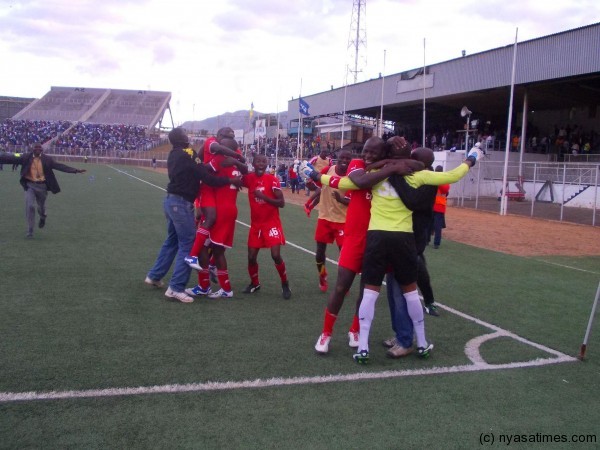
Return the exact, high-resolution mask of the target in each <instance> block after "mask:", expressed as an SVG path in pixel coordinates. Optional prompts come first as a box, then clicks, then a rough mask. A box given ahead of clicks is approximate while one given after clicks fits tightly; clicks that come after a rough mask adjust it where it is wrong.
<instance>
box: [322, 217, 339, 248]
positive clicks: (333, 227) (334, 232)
mask: <svg viewBox="0 0 600 450" xmlns="http://www.w3.org/2000/svg"><path fill="white" fill-rule="evenodd" d="M315 241H317V242H321V243H324V244H333V242H334V241H335V242H336V243H337V245H338V247H341V246H342V243H343V242H344V224H343V223H340V222H330V221H329V220H326V219H319V220H317V229H316V231H315Z"/></svg>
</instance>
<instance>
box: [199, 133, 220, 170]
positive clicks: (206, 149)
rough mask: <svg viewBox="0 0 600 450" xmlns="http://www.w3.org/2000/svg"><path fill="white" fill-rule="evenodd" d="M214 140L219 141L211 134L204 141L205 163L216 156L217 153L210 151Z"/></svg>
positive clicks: (203, 159)
mask: <svg viewBox="0 0 600 450" xmlns="http://www.w3.org/2000/svg"><path fill="white" fill-rule="evenodd" d="M213 142H217V138H216V137H214V136H211V137H209V138H208V139H207V140H206V141H204V151H203V153H202V161H203V162H204V164H208V163H209V162H210V161H211V160H212V159H213V157H214V156H215V154H214V153H211V151H210V146H211V144H212V143H213Z"/></svg>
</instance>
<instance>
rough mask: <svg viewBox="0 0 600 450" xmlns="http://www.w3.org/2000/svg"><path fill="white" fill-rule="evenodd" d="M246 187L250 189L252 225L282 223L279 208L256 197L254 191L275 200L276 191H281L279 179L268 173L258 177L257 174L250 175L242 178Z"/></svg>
mask: <svg viewBox="0 0 600 450" xmlns="http://www.w3.org/2000/svg"><path fill="white" fill-rule="evenodd" d="M242 182H243V184H244V187H247V188H248V200H249V202H250V221H251V223H252V225H255V224H256V225H258V224H263V223H268V222H272V221H277V222H280V219H279V208H278V207H277V206H274V205H271V204H270V203H267V202H265V201H264V200H261V199H258V198H256V197H255V196H254V191H257V190H258V191H261V192H262V193H263V194H265V195H266V196H267V197H269V198H273V199H274V198H275V193H274V191H275V190H281V185H280V184H279V179H278V178H277V177H276V176H275V175H270V174H268V173H265V174H263V175H262V176H260V177H259V176H257V175H256V173H254V172H253V173H249V174H248V175H244V177H243V178H242Z"/></svg>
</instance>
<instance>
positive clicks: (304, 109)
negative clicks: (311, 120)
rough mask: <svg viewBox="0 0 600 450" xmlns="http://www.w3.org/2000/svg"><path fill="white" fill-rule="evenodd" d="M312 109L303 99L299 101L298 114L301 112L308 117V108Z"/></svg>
mask: <svg viewBox="0 0 600 450" xmlns="http://www.w3.org/2000/svg"><path fill="white" fill-rule="evenodd" d="M309 107H310V105H309V104H308V103H306V102H305V101H304V100H303V99H302V97H300V98H299V99H298V112H300V113H301V114H304V115H305V116H308V115H309V113H308V108H309Z"/></svg>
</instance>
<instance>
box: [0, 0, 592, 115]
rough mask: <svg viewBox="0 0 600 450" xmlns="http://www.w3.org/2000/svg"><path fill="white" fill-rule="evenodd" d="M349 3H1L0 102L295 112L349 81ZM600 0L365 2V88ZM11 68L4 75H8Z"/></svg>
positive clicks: (526, 34) (506, 40)
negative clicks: (108, 100)
mask: <svg viewBox="0 0 600 450" xmlns="http://www.w3.org/2000/svg"><path fill="white" fill-rule="evenodd" d="M351 13H352V2H351V1H350V0H323V1H319V2H315V1H314V0H298V1H295V2H281V1H280V0H257V1H252V2H249V1H246V0H218V1H213V2H205V1H201V2H194V1H192V0H172V1H170V2H164V1H161V0H142V1H140V0H130V1H123V0H104V1H103V2H101V3H99V2H97V1H92V0H88V1H77V2H72V1H66V0H50V1H41V0H39V1H11V0H8V1H5V2H4V4H3V6H1V7H0V58H1V60H2V61H3V70H2V75H1V76H2V78H1V79H2V83H1V85H2V92H0V94H1V95H10V96H23V97H41V96H42V95H44V94H45V93H46V92H47V91H48V90H49V89H50V86H84V87H103V88H106V87H113V88H123V89H153V90H161V91H170V92H172V93H173V101H172V104H171V107H172V108H173V115H174V119H175V121H176V122H177V123H180V122H183V121H185V120H190V119H192V118H195V119H202V118H205V117H209V116H214V115H218V114H221V113H224V112H227V111H236V110H240V109H248V108H249V105H250V102H254V105H255V109H256V110H257V111H262V112H274V111H276V110H277V109H278V110H280V111H281V110H287V101H288V100H289V99H290V98H291V97H297V96H298V94H299V93H300V84H301V83H302V94H303V95H310V94H314V93H317V92H321V91H325V90H328V89H329V88H330V86H331V85H333V86H335V87H339V86H341V85H342V84H343V82H344V71H345V66H346V65H347V64H349V63H350V64H353V63H352V61H349V60H348V57H347V43H348V38H349V31H350V19H351ZM599 19H600V4H599V3H598V2H597V1H595V0H582V1H579V2H572V1H567V0H555V1H554V2H553V3H552V6H551V7H549V6H548V4H547V1H546V0H524V1H521V2H507V1H505V0H503V1H499V0H488V1H486V2H480V1H475V0H463V1H462V2H449V1H445V0H439V1H433V0H430V1H422V0H419V1H417V0H403V1H398V0H369V1H368V2H367V10H366V15H364V14H363V16H362V22H363V23H366V26H367V50H368V55H367V63H368V65H367V67H366V68H365V70H364V71H363V72H362V73H361V74H360V76H359V80H361V79H369V78H374V77H377V76H378V74H379V72H382V71H383V70H384V68H383V53H384V50H385V52H386V64H385V72H386V73H388V74H389V73H396V72H400V71H403V70H408V69H412V68H415V67H420V66H421V65H422V64H423V39H425V40H426V52H425V57H426V61H427V63H428V64H433V63H437V62H441V61H446V60H449V59H453V58H457V57H459V56H460V54H461V51H462V50H465V51H466V52H467V53H468V54H473V53H477V52H481V51H485V50H489V49H492V48H496V47H499V46H504V45H510V44H511V43H512V42H514V35H515V30H516V28H517V27H519V40H528V39H533V38H537V37H541V36H544V35H548V34H552V33H556V32H560V31H564V30H567V29H571V28H576V27H579V26H583V25H586V24H591V23H595V22H598V21H599ZM6 68H8V70H7V69H6Z"/></svg>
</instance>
